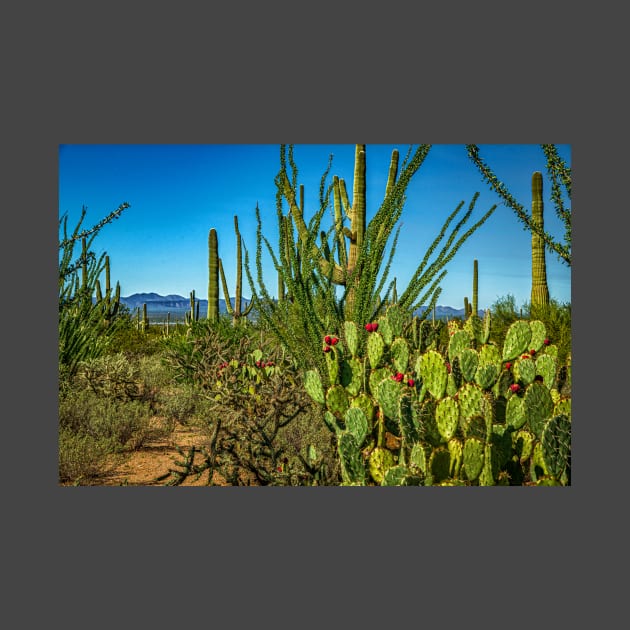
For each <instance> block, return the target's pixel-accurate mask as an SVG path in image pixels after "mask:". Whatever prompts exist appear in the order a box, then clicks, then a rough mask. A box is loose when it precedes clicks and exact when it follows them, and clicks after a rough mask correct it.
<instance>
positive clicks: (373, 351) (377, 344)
mask: <svg viewBox="0 0 630 630" xmlns="http://www.w3.org/2000/svg"><path fill="white" fill-rule="evenodd" d="M379 327H380V326H379ZM384 352H385V340H384V339H383V335H382V334H381V333H380V332H373V333H370V336H369V337H368V342H367V355H368V360H369V362H370V367H371V368H372V369H376V368H377V367H379V364H380V362H381V359H382V358H383V353H384Z"/></svg>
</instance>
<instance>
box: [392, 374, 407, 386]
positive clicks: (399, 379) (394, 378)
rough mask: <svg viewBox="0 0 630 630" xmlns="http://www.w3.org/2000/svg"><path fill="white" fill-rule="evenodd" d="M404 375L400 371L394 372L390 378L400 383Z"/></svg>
mask: <svg viewBox="0 0 630 630" xmlns="http://www.w3.org/2000/svg"><path fill="white" fill-rule="evenodd" d="M404 377H405V375H404V374H401V373H400V372H396V374H394V375H393V376H392V379H393V380H395V381H397V382H398V383H400V382H401V381H402V380H403V378H404Z"/></svg>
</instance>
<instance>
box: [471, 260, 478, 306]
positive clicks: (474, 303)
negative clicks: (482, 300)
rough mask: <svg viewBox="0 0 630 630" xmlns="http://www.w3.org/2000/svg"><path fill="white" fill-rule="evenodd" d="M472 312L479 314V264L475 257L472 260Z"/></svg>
mask: <svg viewBox="0 0 630 630" xmlns="http://www.w3.org/2000/svg"><path fill="white" fill-rule="evenodd" d="M472 312H473V315H479V265H478V263H477V260H476V259H475V260H473V291H472Z"/></svg>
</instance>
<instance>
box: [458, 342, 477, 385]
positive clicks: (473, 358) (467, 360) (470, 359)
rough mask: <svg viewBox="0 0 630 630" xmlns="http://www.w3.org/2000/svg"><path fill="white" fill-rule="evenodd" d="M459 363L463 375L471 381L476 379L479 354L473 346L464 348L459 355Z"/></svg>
mask: <svg viewBox="0 0 630 630" xmlns="http://www.w3.org/2000/svg"><path fill="white" fill-rule="evenodd" d="M459 365H460V369H461V371H462V376H463V377H464V379H465V380H466V381H468V382H469V383H470V382H471V381H472V380H474V378H475V373H476V372H477V367H478V365H479V355H478V354H477V351H476V350H474V349H473V348H464V350H462V352H461V354H460V355H459Z"/></svg>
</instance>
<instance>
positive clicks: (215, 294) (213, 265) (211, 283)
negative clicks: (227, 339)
mask: <svg viewBox="0 0 630 630" xmlns="http://www.w3.org/2000/svg"><path fill="white" fill-rule="evenodd" d="M208 319H209V320H210V321H212V322H217V321H218V320H219V242H218V238H217V231H216V230H215V229H214V228H212V229H211V230H210V233H209V234H208Z"/></svg>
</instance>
